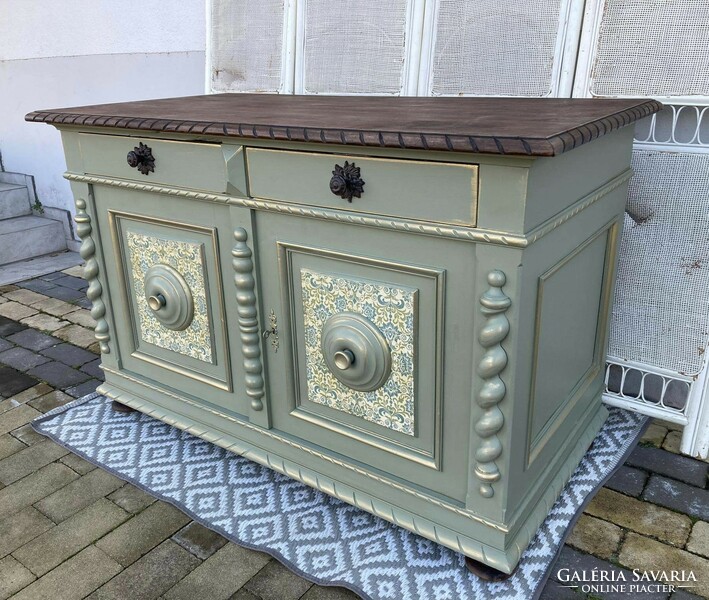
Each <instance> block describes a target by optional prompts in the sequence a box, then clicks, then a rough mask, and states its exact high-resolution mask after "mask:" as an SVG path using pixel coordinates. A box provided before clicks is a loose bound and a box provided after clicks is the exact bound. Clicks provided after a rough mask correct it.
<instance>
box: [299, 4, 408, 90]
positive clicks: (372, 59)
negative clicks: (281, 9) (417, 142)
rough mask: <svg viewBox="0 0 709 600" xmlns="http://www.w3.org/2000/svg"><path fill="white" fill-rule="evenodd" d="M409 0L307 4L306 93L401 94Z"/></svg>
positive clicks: (304, 58) (305, 23)
mask: <svg viewBox="0 0 709 600" xmlns="http://www.w3.org/2000/svg"><path fill="white" fill-rule="evenodd" d="M407 10H408V1H407V0H387V1H386V2H382V1H381V0H341V1H339V2H332V1H330V0H306V1H305V11H304V12H305V18H304V27H305V40H304V57H303V61H304V73H303V91H304V92H306V93H311V94H327V93H335V94H343V93H346V94H398V93H400V92H401V89H402V85H403V74H404V58H405V42H406V25H407V21H406V15H407Z"/></svg>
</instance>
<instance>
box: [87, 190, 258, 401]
mask: <svg viewBox="0 0 709 600" xmlns="http://www.w3.org/2000/svg"><path fill="white" fill-rule="evenodd" d="M94 197H95V201H96V212H97V217H98V220H99V226H100V233H101V240H102V244H103V245H104V255H105V257H106V284H107V287H108V290H109V293H110V295H111V299H112V304H113V311H114V315H113V318H114V321H115V330H116V335H117V340H118V345H119V353H120V361H121V371H122V373H123V374H124V375H127V376H137V377H138V378H139V379H140V380H141V381H145V382H148V383H150V382H155V383H157V384H159V387H160V388H161V389H163V388H172V389H174V390H176V391H177V392H178V393H179V394H180V395H185V394H186V395H190V396H192V397H194V398H196V399H197V400H198V401H199V402H200V403H203V404H207V405H208V404H210V403H211V404H214V405H217V406H220V407H223V408H226V409H228V410H231V411H234V412H236V413H241V414H246V413H245V412H244V411H245V398H244V397H243V395H242V394H235V393H234V385H233V379H234V370H233V368H232V365H231V363H230V358H229V335H228V331H227V321H226V314H227V311H229V312H232V311H235V310H236V309H235V308H233V307H230V303H231V302H233V300H232V298H233V297H234V295H235V294H233V293H232V294H225V293H224V289H223V280H224V281H226V282H227V283H228V284H231V283H232V281H231V275H230V273H229V272H228V271H226V272H223V265H222V264H221V259H220V256H229V257H230V251H231V247H230V244H231V241H232V239H233V238H232V235H231V227H230V213H229V209H228V208H227V207H225V206H218V205H213V204H209V203H207V202H195V201H191V200H184V199H179V198H175V197H173V196H167V195H161V194H151V193H144V192H136V191H126V190H123V189H119V188H114V187H99V186H94ZM247 214H248V212H247ZM216 224H224V225H226V227H227V229H226V230H222V229H220V227H221V226H217V225H216ZM229 265H230V262H229V261H227V265H226V266H227V267H228V266H229ZM237 352H238V348H237ZM163 397H164V398H168V397H169V396H167V395H165V396H163Z"/></svg>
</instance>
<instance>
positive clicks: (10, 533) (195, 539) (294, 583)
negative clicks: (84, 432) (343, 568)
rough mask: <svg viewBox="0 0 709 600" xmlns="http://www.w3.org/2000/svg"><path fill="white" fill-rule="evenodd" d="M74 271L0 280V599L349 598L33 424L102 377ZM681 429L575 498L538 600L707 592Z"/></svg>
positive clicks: (651, 435)
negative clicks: (568, 576)
mask: <svg viewBox="0 0 709 600" xmlns="http://www.w3.org/2000/svg"><path fill="white" fill-rule="evenodd" d="M80 274H81V273H80V270H79V268H77V267H72V268H71V269H67V270H66V271H63V272H56V273H51V274H49V275H45V276H43V277H39V278H37V279H32V280H29V281H25V282H21V283H18V284H16V285H9V286H2V287H0V600H5V599H6V598H13V599H18V600H37V599H40V598H51V599H52V600H74V599H77V600H78V599H80V598H92V599H93V598H96V599H106V598H115V599H117V600H152V599H158V598H159V599H161V600H163V599H164V600H177V599H183V598H184V599H189V600H195V599H199V600H221V599H223V600H301V599H302V600H344V599H350V598H356V597H357V596H356V595H355V594H353V593H351V592H349V591H347V590H344V589H342V588H329V587H321V586H318V585H313V584H311V583H310V582H308V581H306V580H304V579H303V578H301V577H299V576H297V575H296V574H294V573H292V572H291V571H289V570H288V569H286V568H285V567H283V566H282V565H281V564H280V563H278V562H277V561H275V560H274V559H272V558H270V557H269V556H268V555H266V554H263V553H261V552H256V551H253V550H247V549H245V548H241V547H239V546H236V545H235V544H232V543H231V542H228V541H227V540H226V539H224V538H223V537H222V536H220V535H219V534H217V533H215V532H213V531H210V530H209V529H206V528H205V527H203V526H202V525H200V524H198V523H196V522H194V521H192V519H191V518H190V517H189V516H187V515H186V514H184V513H182V512H181V511H180V510H178V509H176V508H175V507H173V506H171V505H169V504H167V503H165V502H162V501H160V500H157V499H156V498H153V497H152V496H150V495H149V494H147V493H145V492H143V491H141V490H139V489H137V488H135V487H134V486H132V485H131V484H128V483H126V482H124V481H123V480H121V479H119V478H117V477H115V476H113V475H111V474H110V473H107V472H105V471H103V470H102V469H100V468H97V467H95V466H94V465H92V464H91V463H89V462H87V461H85V460H83V459H82V458H80V457H78V456H76V455H74V454H72V453H70V452H67V451H66V450H65V449H63V448H61V447H60V446H58V445H57V444H55V443H54V442H52V441H51V440H48V439H47V438H45V437H44V436H41V435H39V434H37V433H36V432H34V430H32V429H31V426H30V425H29V423H30V421H32V420H33V419H34V418H36V417H37V416H39V415H41V414H42V413H45V412H47V411H49V410H51V409H53V408H56V407H58V406H62V405H63V404H66V403H67V402H70V401H71V400H73V399H74V398H77V397H81V396H83V395H85V394H87V393H89V392H91V391H93V390H94V389H95V388H96V386H97V385H98V384H99V383H100V381H101V379H102V378H103V377H102V372H101V370H100V368H99V364H100V359H99V357H98V344H97V343H96V342H95V341H94V338H93V335H92V331H91V327H92V319H91V316H90V313H89V311H88V310H87V309H88V308H90V304H89V302H88V301H87V300H86V298H85V296H84V292H85V290H86V284H85V282H84V281H83V280H82V279H81V278H80ZM680 437H681V433H680V431H678V428H677V427H675V426H673V425H670V424H667V423H662V422H654V423H653V424H652V425H651V427H650V428H649V429H648V431H647V433H646V435H645V437H644V438H643V440H642V442H641V444H640V446H639V447H638V448H637V449H636V450H635V451H634V452H633V454H632V455H631V456H630V457H629V459H628V461H627V463H626V464H625V465H624V466H623V467H621V469H620V470H619V471H618V472H617V473H616V474H615V475H614V476H613V477H612V478H611V479H610V480H609V481H608V482H607V483H606V486H605V487H604V488H603V489H602V490H601V491H600V492H599V493H598V494H597V495H596V496H595V498H594V499H593V500H592V501H591V502H590V503H589V505H588V506H587V508H586V510H585V514H584V515H583V516H582V517H581V518H580V519H579V521H578V523H577V525H576V527H575V528H574V530H573V532H572V533H571V535H570V537H569V539H568V541H567V544H566V546H565V547H564V548H563V550H562V552H561V554H560V556H559V558H558V560H557V561H556V563H555V565H554V566H553V568H552V575H551V578H550V580H549V582H548V584H547V585H546V587H545V589H544V591H543V593H542V600H578V599H581V598H587V599H588V600H591V599H598V598H604V599H608V600H614V599H615V598H642V599H648V600H650V599H658V600H692V599H695V600H696V599H697V598H709V489H707V475H708V469H709V464H708V463H707V462H706V461H700V460H695V459H692V458H688V457H684V456H680V455H679V440H680ZM564 569H575V570H577V571H581V570H586V571H587V572H592V571H593V570H594V569H596V570H597V571H598V570H601V571H605V572H607V573H617V574H623V575H624V576H626V577H628V578H629V579H630V578H632V570H633V569H654V570H658V569H664V570H678V571H681V570H685V571H686V570H692V571H693V572H694V573H695V575H696V577H697V578H698V581H697V582H696V584H695V587H692V588H685V589H682V590H676V591H674V592H668V591H651V592H649V593H645V592H643V593H640V592H638V593H636V594H630V595H627V594H626V595H619V594H617V593H614V592H609V593H599V592H597V591H593V592H590V593H588V594H587V593H581V592H580V591H579V590H578V588H577V589H573V588H570V587H568V585H569V582H565V581H563V573H564V572H565V571H564ZM565 586H567V587H565ZM393 600H398V599H393Z"/></svg>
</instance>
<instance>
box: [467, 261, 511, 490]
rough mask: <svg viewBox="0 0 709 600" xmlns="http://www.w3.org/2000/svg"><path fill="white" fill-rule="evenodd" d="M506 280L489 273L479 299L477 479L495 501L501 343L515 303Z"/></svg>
mask: <svg viewBox="0 0 709 600" xmlns="http://www.w3.org/2000/svg"><path fill="white" fill-rule="evenodd" d="M506 282H507V278H506V277H505V274H504V273H503V272H502V271H499V270H494V271H490V272H489V273H488V275H487V283H488V285H489V286H490V288H489V289H488V290H487V291H486V292H485V293H484V294H483V295H482V296H481V297H480V305H481V307H480V312H482V313H483V315H485V317H486V321H485V324H484V325H483V327H482V329H481V330H480V333H479V335H478V341H479V342H480V345H481V346H482V347H483V348H485V354H484V355H483V357H482V359H481V360H480V363H479V364H478V375H480V377H482V379H483V384H482V387H481V388H480V391H479V392H478V397H477V402H478V406H479V407H480V408H481V409H482V414H481V415H480V418H479V419H478V420H477V422H476V423H475V432H476V433H477V434H478V435H479V436H480V438H481V440H480V445H479V446H478V449H477V450H476V451H475V460H476V465H475V476H476V477H477V478H478V479H479V480H480V482H481V483H480V487H479V492H480V495H481V496H483V497H484V498H492V496H493V495H494V494H495V490H494V489H493V487H492V484H493V483H495V482H496V481H499V479H500V470H499V469H498V468H497V464H496V463H495V461H496V460H497V459H498V458H499V457H500V456H501V454H502V442H501V441H500V438H499V437H498V436H497V434H498V433H499V431H500V430H501V429H502V426H503V424H504V422H505V418H504V415H503V414H502V411H501V410H500V408H499V406H498V404H499V403H500V402H501V401H502V399H503V398H504V397H505V393H506V391H507V390H506V389H505V384H504V382H503V381H502V379H501V378H500V373H501V372H502V371H503V369H504V368H505V367H506V366H507V353H506V352H505V350H504V348H503V347H502V341H503V340H504V339H505V338H506V337H507V335H508V334H509V332H510V322H509V320H508V319H507V317H506V316H505V312H506V311H507V309H508V308H509V307H510V305H511V304H512V301H511V300H510V299H509V298H508V297H507V296H506V295H505V293H504V292H503V291H502V286H503V285H505V283H506Z"/></svg>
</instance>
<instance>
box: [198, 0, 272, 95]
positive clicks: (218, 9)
mask: <svg viewBox="0 0 709 600" xmlns="http://www.w3.org/2000/svg"><path fill="white" fill-rule="evenodd" d="M284 10H285V6H284V0H212V22H211V35H212V46H211V47H212V50H211V63H212V72H211V82H212V83H211V85H212V90H213V91H215V92H277V91H279V90H280V89H281V87H282V85H281V84H282V70H283V69H282V67H283V64H282V63H283V58H282V56H283V21H284Z"/></svg>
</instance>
